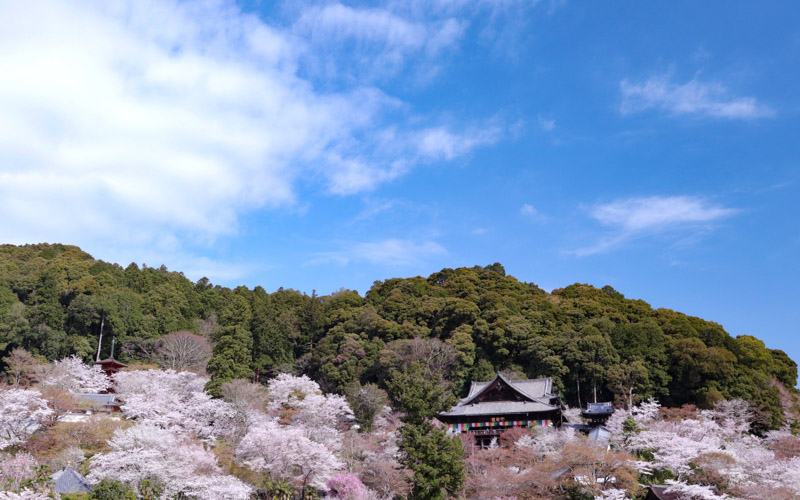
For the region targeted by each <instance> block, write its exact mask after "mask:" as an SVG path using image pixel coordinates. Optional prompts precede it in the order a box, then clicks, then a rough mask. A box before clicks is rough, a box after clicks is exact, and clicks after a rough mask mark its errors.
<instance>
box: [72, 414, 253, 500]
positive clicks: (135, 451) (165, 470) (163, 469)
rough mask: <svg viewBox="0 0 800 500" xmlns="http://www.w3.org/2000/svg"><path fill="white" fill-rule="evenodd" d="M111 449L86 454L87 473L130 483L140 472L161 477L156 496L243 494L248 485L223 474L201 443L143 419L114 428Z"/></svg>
mask: <svg viewBox="0 0 800 500" xmlns="http://www.w3.org/2000/svg"><path fill="white" fill-rule="evenodd" d="M109 445H110V446H111V451H110V452H108V453H102V454H100V455H96V456H95V457H94V458H92V461H91V465H90V471H91V472H90V474H89V476H87V479H88V480H89V481H90V482H97V481H99V480H100V479H102V478H104V477H111V478H114V479H116V480H119V481H122V482H123V483H127V484H129V485H131V486H133V487H134V488H136V487H137V486H138V484H139V482H140V481H142V480H143V479H146V478H151V479H156V480H158V481H159V482H161V483H163V485H164V491H163V493H162V496H161V498H162V499H166V498H173V497H174V496H176V495H179V494H183V495H185V496H187V497H189V498H195V497H196V498H203V499H206V500H237V499H243V500H244V499H247V498H249V496H250V492H251V488H250V487H249V486H248V485H246V484H245V483H243V482H241V481H240V480H238V479H236V478H235V477H233V476H229V475H225V474H224V473H223V472H222V469H221V468H220V467H219V465H217V460H216V457H215V456H214V454H213V453H212V452H210V451H208V450H206V449H205V448H204V447H203V445H202V444H200V443H198V442H195V441H192V440H190V439H188V438H187V437H185V436H181V435H178V434H176V433H175V432H173V431H172V430H169V429H163V428H161V427H159V426H157V425H154V424H151V423H143V424H139V425H136V426H134V427H131V428H129V429H127V430H124V431H121V430H118V431H116V432H115V433H114V437H113V438H112V439H111V440H110V441H109Z"/></svg>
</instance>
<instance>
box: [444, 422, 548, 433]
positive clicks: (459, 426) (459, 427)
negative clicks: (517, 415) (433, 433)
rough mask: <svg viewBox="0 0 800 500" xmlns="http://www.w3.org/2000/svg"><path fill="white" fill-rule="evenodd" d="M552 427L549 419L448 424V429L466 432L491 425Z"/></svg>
mask: <svg viewBox="0 0 800 500" xmlns="http://www.w3.org/2000/svg"><path fill="white" fill-rule="evenodd" d="M531 426H538V427H552V426H553V422H551V421H550V420H507V421H506V420H503V421H499V422H470V423H466V424H450V430H451V431H455V432H466V431H471V430H479V429H490V428H493V427H531Z"/></svg>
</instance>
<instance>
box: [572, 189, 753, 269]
mask: <svg viewBox="0 0 800 500" xmlns="http://www.w3.org/2000/svg"><path fill="white" fill-rule="evenodd" d="M736 213H737V210H735V209H732V208H726V207H722V206H720V205H713V204H710V203H709V202H707V201H706V200H703V199H701V198H697V197H692V196H650V197H646V198H627V199H624V200H616V201H613V202H611V203H606V204H600V205H596V206H594V207H592V208H591V209H590V211H589V215H590V216H591V217H592V218H593V219H595V220H596V221H597V222H599V223H600V224H602V225H603V226H605V227H607V228H609V229H610V233H609V234H607V235H606V236H604V237H603V238H601V239H600V240H599V241H598V242H597V243H595V244H594V245H592V246H589V247H585V248H581V249H578V250H573V251H571V252H570V253H571V254H573V255H576V256H579V257H583V256H588V255H594V254H598V253H603V252H607V251H610V250H613V249H616V248H619V247H621V246H623V245H624V244H626V243H628V242H630V241H632V240H634V239H638V238H642V237H646V236H653V235H658V234H664V233H668V232H669V233H673V232H674V233H675V234H677V235H679V236H682V235H685V234H686V233H692V232H697V231H700V230H706V229H709V228H711V227H712V226H713V224H714V223H715V222H717V221H719V220H722V219H724V218H727V217H730V216H732V215H734V214H736Z"/></svg>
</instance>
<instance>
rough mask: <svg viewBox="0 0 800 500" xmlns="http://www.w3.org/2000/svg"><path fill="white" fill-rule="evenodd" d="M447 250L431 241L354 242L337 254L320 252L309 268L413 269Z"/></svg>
mask: <svg viewBox="0 0 800 500" xmlns="http://www.w3.org/2000/svg"><path fill="white" fill-rule="evenodd" d="M447 253H448V252H447V250H446V249H445V248H444V247H443V246H442V245H440V244H439V243H437V242H435V241H414V240H408V239H394V238H389V239H385V240H379V241H373V242H355V243H350V244H348V245H345V248H344V249H342V250H339V251H333V252H322V253H319V254H317V256H316V257H315V258H314V259H313V260H312V261H311V262H310V264H324V263H329V262H336V263H339V264H341V265H346V264H349V263H351V262H369V263H372V264H383V265H389V266H398V267H413V266H419V265H421V264H424V263H425V262H427V261H428V260H430V259H432V258H435V257H442V256H445V255H447Z"/></svg>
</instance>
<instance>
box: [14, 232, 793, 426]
mask: <svg viewBox="0 0 800 500" xmlns="http://www.w3.org/2000/svg"><path fill="white" fill-rule="evenodd" d="M101 329H102V331H103V338H104V341H103V345H102V349H101V351H102V352H101V356H102V357H106V356H108V355H109V354H110V352H111V346H112V343H111V342H110V341H109V340H110V339H113V342H114V345H115V346H116V352H115V355H116V357H117V358H120V359H122V360H123V361H127V362H136V361H141V362H149V361H152V357H153V356H154V349H155V346H156V345H157V343H158V340H159V339H160V338H162V337H163V336H165V335H167V334H169V333H171V332H176V331H183V330H188V331H192V332H195V333H197V334H199V335H202V336H204V337H206V338H207V339H208V340H209V341H210V342H211V344H212V347H213V355H212V357H211V359H210V361H209V363H208V366H207V371H208V373H209V374H210V375H211V377H212V382H211V384H210V386H209V389H210V390H211V392H212V393H213V392H214V390H215V388H218V387H219V386H220V385H221V384H222V382H224V381H227V380H233V379H239V378H245V379H251V380H261V381H266V380H267V379H269V378H271V377H273V376H274V375H276V374H278V373H282V372H290V373H295V374H299V373H304V374H307V375H309V376H311V377H312V378H313V379H314V380H316V381H318V382H319V383H320V385H321V386H322V388H323V389H324V390H326V391H332V392H339V393H343V392H345V391H346V390H347V388H348V387H352V386H353V384H355V383H361V384H367V383H377V384H379V385H381V386H383V387H386V382H387V377H388V375H389V374H390V373H391V372H392V371H393V370H396V369H397V368H399V367H402V366H405V365H407V364H408V362H410V361H418V362H419V364H421V365H423V366H424V367H425V369H427V370H432V371H436V372H437V373H438V374H440V375H442V376H444V377H445V378H446V379H447V380H449V381H450V382H452V387H454V389H455V391H456V392H462V393H463V391H464V390H465V389H466V387H467V386H468V382H469V381H470V380H488V379H490V378H491V377H492V376H493V374H494V373H495V372H496V371H501V370H503V371H505V372H506V373H510V374H511V375H512V376H518V377H544V376H546V377H552V378H553V380H554V387H555V389H556V390H557V391H558V392H559V393H560V394H562V395H563V397H564V399H565V401H566V402H567V403H569V404H570V405H573V406H574V405H579V404H585V402H587V401H594V400H598V401H599V400H612V399H613V400H616V401H617V402H618V403H620V404H624V405H629V404H632V403H635V402H637V401H639V400H642V399H645V398H649V397H655V398H657V399H658V400H659V401H661V403H662V404H664V405H665V406H680V405H682V404H686V403H691V404H697V405H699V406H701V407H710V406H711V405H713V404H714V403H715V402H716V401H719V400H722V399H735V398H743V399H746V400H749V401H752V402H753V403H754V404H755V406H756V407H757V408H759V409H760V412H761V413H760V426H761V427H762V428H764V429H766V428H773V429H774V428H779V427H781V426H783V425H785V424H791V423H794V424H795V426H796V425H797V423H796V421H795V417H794V415H795V414H796V412H797V407H796V406H793V405H795V403H793V401H796V399H797V398H796V397H795V392H796V391H795V389H794V387H795V385H796V383H797V364H796V363H795V362H794V361H793V360H791V359H790V358H789V357H788V356H787V355H786V353H784V352H783V351H781V350H777V349H769V348H767V347H766V346H765V345H764V343H763V342H762V341H761V340H759V339H757V338H755V337H752V336H749V335H740V336H737V337H735V338H734V337H732V336H731V335H729V334H728V333H727V332H726V331H725V330H724V329H723V328H722V326H720V325H719V324H717V323H714V322H711V321H706V320H704V319H701V318H697V317H692V316H687V315H685V314H682V313H679V312H675V311H672V310H669V309H653V308H652V307H651V306H650V305H649V304H648V303H646V302H644V301H642V300H631V299H626V298H625V297H624V296H623V295H622V294H621V293H619V292H618V291H616V290H614V289H613V288H611V287H609V286H606V287H603V288H601V289H598V288H595V287H593V286H590V285H583V284H574V285H570V286H567V287H565V288H562V289H558V290H554V291H553V292H552V293H547V292H545V291H544V290H542V289H541V288H539V287H537V286H536V285H534V284H532V283H523V282H520V281H518V280H517V279H515V278H514V277H512V276H507V275H506V273H505V270H504V268H503V266H502V265H500V264H492V265H489V266H485V267H481V266H476V267H473V268H458V269H443V270H442V271H440V272H437V273H434V274H432V275H431V276H429V277H427V278H423V277H414V278H402V279H401V278H393V279H388V280H386V281H376V282H375V283H374V285H373V286H372V288H371V289H370V290H369V291H368V292H367V293H366V294H365V295H364V296H361V295H360V294H358V293H357V292H355V291H350V290H344V289H342V290H340V291H338V292H335V293H332V294H331V295H324V296H318V295H316V294H312V295H307V294H303V293H300V292H297V291H295V290H291V289H283V288H280V289H278V290H277V291H275V292H272V293H269V292H267V291H266V290H264V289H263V288H262V287H256V288H255V289H252V290H250V289H248V288H246V287H243V286H242V287H237V288H234V289H231V288H226V287H221V286H218V285H212V284H211V283H210V282H209V280H207V279H205V278H204V279H201V280H199V281H197V282H192V281H191V280H189V279H188V278H186V277H185V276H184V275H183V274H182V273H180V272H172V271H169V270H167V269H166V268H165V267H163V266H162V267H160V268H154V267H147V266H144V265H143V266H142V267H141V268H140V267H139V266H137V265H136V264H130V265H129V266H127V267H122V266H119V265H117V264H111V263H107V262H103V261H100V260H96V259H94V258H93V257H92V256H91V255H89V254H87V253H85V252H83V251H82V250H80V249H79V248H77V247H75V246H68V245H60V244H37V245H24V246H13V245H2V246H0V358H2V357H5V355H6V354H8V353H9V352H10V351H11V350H12V349H13V348H15V347H19V348H24V349H25V350H27V351H29V352H30V353H33V354H35V355H38V356H41V357H44V358H47V359H48V360H55V359H60V358H63V357H64V356H67V355H70V354H77V355H78V356H80V357H82V358H84V359H85V360H92V359H93V358H94V356H95V353H96V350H97V344H98V336H99V333H100V331H101ZM0 370H2V367H0ZM390 395H391V390H390Z"/></svg>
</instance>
